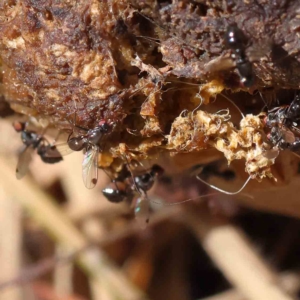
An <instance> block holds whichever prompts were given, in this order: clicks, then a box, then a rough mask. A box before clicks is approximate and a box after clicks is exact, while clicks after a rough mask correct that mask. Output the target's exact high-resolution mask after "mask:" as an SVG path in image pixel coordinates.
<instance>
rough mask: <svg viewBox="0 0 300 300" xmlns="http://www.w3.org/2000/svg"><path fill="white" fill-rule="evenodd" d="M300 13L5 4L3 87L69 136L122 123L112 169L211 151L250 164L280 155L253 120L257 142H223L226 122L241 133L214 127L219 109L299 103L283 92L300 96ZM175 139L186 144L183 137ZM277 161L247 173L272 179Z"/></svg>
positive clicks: (107, 142) (21, 108)
mask: <svg viewBox="0 0 300 300" xmlns="http://www.w3.org/2000/svg"><path fill="white" fill-rule="evenodd" d="M299 15H300V11H299V1H297V0H294V1H275V0H274V1H259V0H258V1H254V0H253V1H250V0H249V1H236V2H234V1H225V0H224V1H188V0H186V1H179V0H173V1H150V0H148V1H147V0H145V1H135V0H126V1H125V0H122V1H119V0H110V1H99V0H98V1H97V0H90V1H86V0H69V1H52V0H43V1H36V0H19V1H13V0H6V1H2V3H1V4H0V57H1V63H2V71H3V75H2V79H1V80H2V89H1V90H2V93H3V95H4V96H5V98H6V99H7V101H9V103H10V105H11V107H12V108H13V109H14V110H16V111H18V112H21V113H24V114H27V115H31V116H35V117H37V118H38V119H39V118H40V119H44V118H46V119H48V120H49V121H50V123H51V124H53V125H55V126H57V127H58V128H60V129H66V130H69V131H71V130H73V126H72V125H70V123H75V124H76V125H78V126H81V127H86V128H93V127H94V126H96V125H97V124H98V122H99V120H101V119H105V120H107V121H108V122H109V123H111V124H113V132H112V133H111V134H109V135H107V136H106V137H105V138H104V139H103V140H102V141H101V142H102V144H101V150H102V154H103V155H102V156H101V158H100V161H99V165H100V166H102V167H109V166H110V165H111V164H112V162H113V161H114V160H116V159H119V160H118V161H122V162H126V160H124V156H125V155H126V157H128V158H129V159H133V158H137V159H142V158H151V157H156V156H157V155H158V154H159V153H161V152H171V153H173V154H177V153H181V152H184V153H185V152H194V151H198V152H199V151H201V149H207V148H209V147H215V148H217V149H218V150H221V151H222V152H224V153H225V154H226V153H227V154H226V157H227V158H228V159H229V157H232V158H233V159H241V158H245V159H246V165H247V166H248V163H253V160H254V161H256V160H258V159H257V157H260V156H259V155H260V154H261V153H262V152H264V151H269V150H271V146H270V145H269V144H268V141H267V138H266V134H264V133H263V126H264V124H263V123H262V122H254V123H251V124H252V125H251V126H252V129H251V130H252V131H253V132H252V133H251V135H250V139H249V132H248V131H247V130H245V129H243V128H242V129H240V131H239V130H238V129H230V130H233V131H234V132H235V134H234V135H230V134H228V132H227V135H224V131H222V130H224V128H223V127H222V126H223V125H222V126H221V125H220V124H221V123H222V122H224V124H225V125H224V126H225V127H226V126H227V127H226V128H234V125H233V124H232V123H230V122H229V118H228V119H226V118H225V121H224V120H222V122H221V121H220V122H221V123H220V124H219V123H218V124H219V125H220V126H219V127H218V126H216V124H215V122H214V121H212V120H215V119H218V118H219V119H220V116H219V115H218V114H216V112H217V111H218V110H219V109H221V108H227V107H228V102H227V101H226V100H225V104H224V101H222V102H223V103H222V102H221V101H219V102H218V104H217V105H211V104H209V103H210V101H211V100H212V99H214V98H216V97H217V95H218V94H220V93H222V92H223V91H225V90H229V89H230V90H231V91H232V92H235V93H236V94H235V95H231V96H230V97H232V99H233V100H234V101H235V102H236V103H237V104H238V105H239V106H240V107H241V108H242V109H243V110H245V109H247V112H248V113H258V112H259V109H260V108H261V107H262V106H263V103H262V100H261V99H260V97H259V95H258V94H257V91H261V92H262V94H264V95H266V98H267V90H268V93H269V91H270V90H271V95H276V96H277V97H278V99H279V101H281V100H283V101H285V102H286V103H289V102H291V101H292V97H290V95H289V94H288V93H282V92H280V91H279V90H282V89H298V88H299V83H300V80H299V76H300V54H299V48H300V42H299V38H298V35H299V30H300V21H299V20H300V19H299ZM233 23H236V24H237V26H238V27H239V28H240V29H241V30H243V32H244V33H245V35H246V36H247V40H248V45H247V49H246V51H247V56H248V58H249V60H251V61H252V62H253V68H254V73H255V78H256V79H255V84H254V85H253V86H252V87H251V88H250V89H247V88H245V87H244V86H243V85H242V84H241V83H240V78H239V76H238V74H237V71H236V69H235V62H234V61H232V60H231V59H230V51H229V50H228V49H227V48H226V46H225V42H224V34H225V31H226V28H227V26H228V25H229V24H233ZM242 90H244V91H245V92H241V91H242ZM237 92H238V93H237ZM254 94H255V95H254ZM200 103H203V104H209V105H207V106H204V105H203V106H201V107H200V109H201V110H203V111H206V110H208V111H210V114H208V113H203V111H201V110H200V111H198V112H197V114H194V113H195V110H196V109H197V108H198V109H199V104H200ZM257 103H258V104H257ZM235 111H236V109H235V108H232V109H230V114H231V115H234V114H236V113H235ZM195 116H196V117H197V118H198V119H197V120H198V121H197V122H198V123H197V122H194V120H195V119H194V117H195ZM250 118H251V117H250ZM208 120H209V121H208ZM187 123H188V124H189V126H190V128H189V130H185V127H184V126H183V124H187ZM203 124H206V125H207V126H206V125H205V126H206V127H205V126H204V125H203ZM222 124H223V123H222ZM210 126H213V127H210ZM247 128H248V127H247ZM212 130H215V131H214V134H213V135H210V134H208V132H211V131H212ZM246 131H247V132H246ZM174 132H177V133H178V132H180V133H181V137H180V139H172V137H173V134H174ZM199 136H201V138H199ZM255 136H259V138H258V139H256V138H255ZM237 137H238V138H237ZM187 145H193V146H192V147H187ZM220 145H221V146H220ZM233 145H235V146H233ZM257 149H259V151H258V152H257ZM241 151H244V152H243V153H244V154H243V155H241V154H240V153H242V152H241ZM229 160H231V159H229ZM273 162H274V158H273V157H272V158H270V159H268V161H267V162H265V163H264V164H263V166H260V165H257V167H258V169H256V171H255V172H252V171H250V170H249V168H248V167H247V171H248V172H249V174H251V175H252V176H254V177H257V178H262V177H264V176H266V175H267V176H271V171H270V169H267V170H266V169H265V167H266V166H267V167H268V168H269V167H270V165H272V164H273ZM251 170H253V169H251Z"/></svg>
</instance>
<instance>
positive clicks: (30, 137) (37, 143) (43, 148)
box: [13, 122, 63, 164]
mask: <svg viewBox="0 0 300 300" xmlns="http://www.w3.org/2000/svg"><path fill="white" fill-rule="evenodd" d="M13 126H14V128H15V130H16V131H17V132H20V133H21V140H22V142H23V144H24V145H25V146H26V148H28V147H32V148H33V149H35V150H37V154H38V155H39V156H40V158H41V160H42V161H43V162H45V163H48V164H54V163H57V162H60V161H62V160H63V158H62V156H61V155H60V153H59V152H58V151H57V150H56V148H55V146H53V145H51V144H50V143H49V142H48V141H47V140H46V139H45V137H44V136H42V135H40V134H38V133H36V132H34V131H31V130H27V129H26V123H23V122H15V123H14V125H13ZM53 153H55V154H56V155H55V156H54V155H53Z"/></svg>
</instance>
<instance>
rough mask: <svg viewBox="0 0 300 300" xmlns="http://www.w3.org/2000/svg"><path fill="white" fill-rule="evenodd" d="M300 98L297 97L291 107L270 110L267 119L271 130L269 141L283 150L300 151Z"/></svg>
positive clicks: (284, 106) (267, 124)
mask: <svg viewBox="0 0 300 300" xmlns="http://www.w3.org/2000/svg"><path fill="white" fill-rule="evenodd" d="M299 121H300V97H299V95H296V96H295V98H294V100H293V101H292V103H291V104H290V105H282V106H279V107H275V108H273V109H272V110H270V111H269V112H268V114H267V117H266V118H265V123H266V126H267V127H269V128H271V131H270V133H269V134H268V139H269V141H270V142H271V144H272V145H273V146H276V147H278V148H279V149H281V150H284V149H288V150H291V151H294V152H297V151H299V150H300V137H299V136H300V129H299V125H300V124H299Z"/></svg>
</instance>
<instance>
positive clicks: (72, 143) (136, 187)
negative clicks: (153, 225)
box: [13, 120, 164, 221]
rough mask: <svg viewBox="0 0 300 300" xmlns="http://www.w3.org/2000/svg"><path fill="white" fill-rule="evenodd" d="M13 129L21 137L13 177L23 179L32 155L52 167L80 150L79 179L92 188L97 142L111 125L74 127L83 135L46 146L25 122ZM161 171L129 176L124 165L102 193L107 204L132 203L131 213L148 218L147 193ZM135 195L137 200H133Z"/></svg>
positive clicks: (130, 173) (103, 122) (108, 130)
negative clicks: (20, 147)
mask: <svg viewBox="0 0 300 300" xmlns="http://www.w3.org/2000/svg"><path fill="white" fill-rule="evenodd" d="M13 127H14V129H15V130H16V131H17V132H19V133H20V134H21V140H22V142H23V147H22V149H21V150H20V154H19V158H18V163H17V168H16V177H17V179H21V178H23V177H24V176H25V175H26V173H27V172H28V167H29V164H30V162H31V159H32V155H33V153H34V152H35V151H36V153H37V154H38V155H39V156H40V158H41V160H42V161H43V162H45V163H48V164H55V163H58V162H60V161H62V160H63V156H65V155H67V154H70V153H72V152H73V151H83V153H84V157H83V162H82V177H83V182H84V185H85V186H86V187H87V188H88V189H92V188H94V187H95V185H96V184H97V180H98V154H99V151H100V142H101V139H102V137H103V136H104V135H105V134H109V133H110V132H111V130H112V126H111V125H109V124H108V123H107V122H106V121H104V120H101V121H100V122H99V123H98V125H97V126H96V127H95V128H93V129H85V128H83V127H78V128H79V129H80V130H81V131H84V134H80V135H78V136H75V137H70V136H69V138H68V141H67V142H66V143H61V144H55V143H50V142H49V141H48V140H47V139H46V138H45V136H44V135H43V134H38V133H36V132H35V131H32V130H29V129H28V124H27V123H26V122H14V123H13ZM163 172H164V170H163V168H161V167H160V166H158V165H153V166H152V167H151V169H150V170H144V171H143V172H141V173H139V174H133V172H132V171H131V169H130V167H129V165H126V166H125V167H124V168H123V170H122V171H121V172H120V173H119V175H118V176H117V178H115V179H113V180H112V181H111V183H110V184H109V185H108V186H107V187H106V188H104V189H103V190H102V193H103V195H104V196H105V197H106V198H107V200H108V201H110V202H113V203H119V202H123V201H127V202H129V203H132V202H133V201H134V200H135V203H136V204H135V214H136V216H137V217H139V216H140V215H141V216H142V217H145V218H146V221H147V220H148V218H149V205H148V202H149V201H148V196H147V192H148V191H149V190H150V189H151V188H152V186H153V184H154V182H155V179H156V178H157V177H158V176H160V175H162V174H163ZM137 195H138V197H136V196H137Z"/></svg>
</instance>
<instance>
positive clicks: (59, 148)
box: [47, 143, 74, 157]
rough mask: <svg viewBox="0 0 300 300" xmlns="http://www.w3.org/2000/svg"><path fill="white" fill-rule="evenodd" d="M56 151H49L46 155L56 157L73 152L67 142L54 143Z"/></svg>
mask: <svg viewBox="0 0 300 300" xmlns="http://www.w3.org/2000/svg"><path fill="white" fill-rule="evenodd" d="M53 146H54V147H55V150H56V151H51V152H49V153H48V154H47V155H48V157H57V156H65V155H68V154H70V153H72V152H74V151H73V150H72V149H71V148H70V147H69V145H68V143H60V144H54V145H53Z"/></svg>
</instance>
